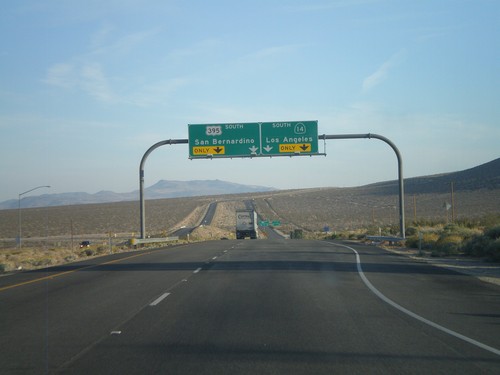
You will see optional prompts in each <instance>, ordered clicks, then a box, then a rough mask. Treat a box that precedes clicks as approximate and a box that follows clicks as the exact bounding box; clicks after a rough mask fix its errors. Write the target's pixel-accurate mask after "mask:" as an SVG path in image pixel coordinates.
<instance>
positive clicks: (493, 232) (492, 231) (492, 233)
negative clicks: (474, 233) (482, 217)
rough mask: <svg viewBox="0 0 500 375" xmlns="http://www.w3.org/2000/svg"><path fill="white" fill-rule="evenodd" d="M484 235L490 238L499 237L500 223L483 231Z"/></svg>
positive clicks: (495, 238)
mask: <svg viewBox="0 0 500 375" xmlns="http://www.w3.org/2000/svg"><path fill="white" fill-rule="evenodd" d="M484 235H485V236H486V237H488V238H490V239H492V240H497V239H499V238H500V225H497V226H494V227H492V228H488V229H486V231H485V232H484Z"/></svg>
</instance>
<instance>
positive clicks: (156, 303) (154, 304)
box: [149, 292, 170, 306]
mask: <svg viewBox="0 0 500 375" xmlns="http://www.w3.org/2000/svg"><path fill="white" fill-rule="evenodd" d="M169 295H170V293H168V292H167V293H163V294H162V295H161V296H159V297H158V298H157V299H155V300H154V301H153V302H151V303H150V304H149V306H156V305H158V304H159V303H160V302H161V301H163V300H164V299H165V298H167V297H168V296H169Z"/></svg>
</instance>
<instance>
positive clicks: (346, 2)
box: [286, 0, 381, 12]
mask: <svg viewBox="0 0 500 375" xmlns="http://www.w3.org/2000/svg"><path fill="white" fill-rule="evenodd" d="M380 1H381V0H334V1H326V2H320V3H309V4H305V5H292V6H288V7H287V8H286V9H287V10H289V11H291V12H319V11H324V10H330V9H337V8H347V7H354V6H360V5H368V4H374V3H379V2H380Z"/></svg>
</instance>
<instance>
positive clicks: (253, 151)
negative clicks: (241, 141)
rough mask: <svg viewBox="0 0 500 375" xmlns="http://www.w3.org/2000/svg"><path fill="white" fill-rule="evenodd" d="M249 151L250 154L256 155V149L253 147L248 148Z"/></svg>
mask: <svg viewBox="0 0 500 375" xmlns="http://www.w3.org/2000/svg"><path fill="white" fill-rule="evenodd" d="M249 150H250V151H251V152H252V154H255V153H257V150H258V148H257V147H255V146H253V147H250V148H249Z"/></svg>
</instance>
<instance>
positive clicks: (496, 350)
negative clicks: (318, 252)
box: [328, 242, 500, 355]
mask: <svg viewBox="0 0 500 375" xmlns="http://www.w3.org/2000/svg"><path fill="white" fill-rule="evenodd" d="M328 243H329V244H332V245H335V246H342V247H345V248H347V249H349V250H351V251H353V252H354V254H355V255H356V265H357V268H358V273H359V276H360V277H361V280H363V282H364V283H365V285H366V286H367V287H368V289H370V290H371V291H372V292H373V293H374V294H375V295H376V296H377V297H378V298H380V299H381V300H382V301H384V302H386V303H388V304H389V305H391V306H392V307H394V308H396V309H398V310H399V311H401V312H402V313H404V314H406V315H409V316H411V317H412V318H414V319H417V320H419V321H421V322H422V323H425V324H427V325H429V326H431V327H433V328H436V329H438V330H440V331H442V332H444V333H447V334H448V335H451V336H454V337H456V338H458V339H460V340H463V341H465V342H468V343H469V344H472V345H475V346H477V347H479V348H481V349H484V350H487V351H489V352H490V353H493V354H496V355H500V350H498V349H496V348H493V347H491V346H489V345H486V344H483V343H482V342H479V341H476V340H474V339H471V338H470V337H467V336H464V335H462V334H460V333H458V332H455V331H452V330H451V329H448V328H446V327H443V326H441V325H439V324H437V323H434V322H432V321H430V320H428V319H425V318H424V317H421V316H420V315H418V314H415V313H414V312H413V311H410V310H408V309H405V308H404V307H403V306H401V305H398V304H397V303H396V302H394V301H393V300H391V299H389V298H387V297H386V296H384V295H383V294H382V293H381V292H380V291H379V290H378V289H377V288H375V287H374V286H373V284H372V283H371V282H370V281H369V280H368V279H367V278H366V276H365V274H364V272H363V269H362V268H361V258H360V257H359V254H358V252H357V251H356V250H354V249H353V248H352V247H349V246H346V245H341V244H337V243H333V242H328Z"/></svg>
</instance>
